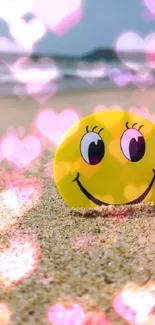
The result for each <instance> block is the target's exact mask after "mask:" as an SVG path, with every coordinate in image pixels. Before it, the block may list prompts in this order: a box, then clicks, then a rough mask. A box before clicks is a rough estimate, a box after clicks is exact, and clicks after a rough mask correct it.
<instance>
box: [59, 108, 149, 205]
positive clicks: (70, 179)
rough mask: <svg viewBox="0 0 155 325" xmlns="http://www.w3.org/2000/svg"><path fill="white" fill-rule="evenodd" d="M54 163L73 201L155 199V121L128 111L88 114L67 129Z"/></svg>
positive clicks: (63, 191)
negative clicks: (154, 123)
mask: <svg viewBox="0 0 155 325" xmlns="http://www.w3.org/2000/svg"><path fill="white" fill-rule="evenodd" d="M53 168H54V170H53V172H54V180H55V184H56V187H57V189H58V191H59V193H60V195H61V196H62V198H63V199H64V201H65V202H66V203H67V205H68V206H70V207H89V208H90V207H96V206H101V205H111V204H112V205H124V204H136V203H141V202H150V201H151V202H154V203H155V126H154V125H153V124H152V123H151V122H150V121H148V120H147V119H145V118H144V117H141V116H139V115H137V114H133V113H129V112H125V111H114V110H113V111H112V110H107V111H103V112H97V113H94V114H91V115H89V116H86V117H85V118H83V119H82V120H80V121H79V122H77V123H76V124H75V125H73V126H72V127H71V128H70V129H69V130H68V132H67V133H66V134H65V135H64V137H63V139H62V141H61V143H60V145H59V146H58V147H57V150H56V152H55V157H54V166H53Z"/></svg>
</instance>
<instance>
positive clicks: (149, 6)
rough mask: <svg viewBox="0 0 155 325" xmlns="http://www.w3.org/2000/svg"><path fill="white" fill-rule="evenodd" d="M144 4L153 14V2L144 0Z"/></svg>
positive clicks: (154, 4) (154, 12)
mask: <svg viewBox="0 0 155 325" xmlns="http://www.w3.org/2000/svg"><path fill="white" fill-rule="evenodd" d="M144 4H145V6H146V7H147V9H149V10H150V12H151V14H155V2H154V1H153V0H144Z"/></svg>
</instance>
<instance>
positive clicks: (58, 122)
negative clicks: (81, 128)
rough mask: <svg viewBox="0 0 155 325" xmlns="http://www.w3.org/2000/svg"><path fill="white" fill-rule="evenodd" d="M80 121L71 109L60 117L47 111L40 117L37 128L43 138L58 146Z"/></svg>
mask: <svg viewBox="0 0 155 325" xmlns="http://www.w3.org/2000/svg"><path fill="white" fill-rule="evenodd" d="M78 121H79V116H78V115H77V113H76V112H74V111H73V110H71V109H70V110H69V109H68V110H64V111H63V112H61V113H60V114H59V115H57V114H56V113H55V112H54V111H52V110H49V109H47V110H44V111H42V112H41V113H40V114H39V115H38V117H37V121H36V126H37V129H38V130H39V131H40V132H41V134H42V135H43V136H45V137H47V138H48V139H49V140H51V141H52V142H53V143H54V144H55V145H58V144H59V143H60V141H61V139H62V137H63V135H64V133H65V132H66V131H67V130H68V129H69V128H70V127H71V126H72V125H73V124H74V123H76V122H78Z"/></svg>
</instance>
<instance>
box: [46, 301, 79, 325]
mask: <svg viewBox="0 0 155 325" xmlns="http://www.w3.org/2000/svg"><path fill="white" fill-rule="evenodd" d="M84 318H85V313H84V310H83V309H82V307H81V306H79V305H77V304H73V305H72V306H70V307H69V308H65V307H64V306H62V305H60V304H56V305H54V306H52V307H51V308H50V309H49V312H48V319H49V322H51V323H52V325H83V321H84Z"/></svg>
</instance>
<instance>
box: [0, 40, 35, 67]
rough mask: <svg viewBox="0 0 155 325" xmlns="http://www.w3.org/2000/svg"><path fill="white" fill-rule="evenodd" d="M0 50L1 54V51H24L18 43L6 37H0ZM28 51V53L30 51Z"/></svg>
mask: <svg viewBox="0 0 155 325" xmlns="http://www.w3.org/2000/svg"><path fill="white" fill-rule="evenodd" d="M0 52H1V55H2V54H3V53H11V54H13V53H15V54H17V53H20V54H23V52H24V53H25V52H26V51H25V49H24V48H23V47H22V46H21V45H20V44H19V43H17V42H15V41H11V40H9V39H8V38H6V37H0ZM28 53H30V51H29V52H28ZM5 55H6V54H5ZM6 64H7V63H6Z"/></svg>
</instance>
